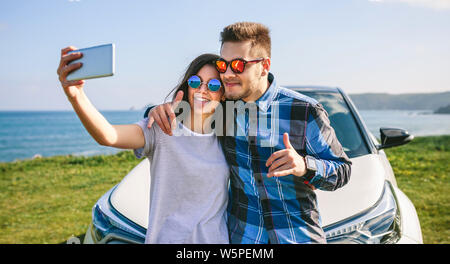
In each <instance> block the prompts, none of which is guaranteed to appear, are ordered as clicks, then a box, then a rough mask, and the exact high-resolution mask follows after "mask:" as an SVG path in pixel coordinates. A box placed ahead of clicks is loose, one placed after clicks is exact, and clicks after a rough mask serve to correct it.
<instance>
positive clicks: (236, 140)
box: [220, 74, 351, 244]
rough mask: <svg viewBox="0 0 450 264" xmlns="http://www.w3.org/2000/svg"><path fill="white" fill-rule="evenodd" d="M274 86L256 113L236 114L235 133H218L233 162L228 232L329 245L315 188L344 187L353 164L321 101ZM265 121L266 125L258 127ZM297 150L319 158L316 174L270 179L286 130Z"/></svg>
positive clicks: (241, 239) (249, 238)
mask: <svg viewBox="0 0 450 264" xmlns="http://www.w3.org/2000/svg"><path fill="white" fill-rule="evenodd" d="M269 82H270V83H271V84H270V87H269V88H268V89H267V91H266V92H265V93H264V94H263V95H262V96H261V98H259V99H258V100H257V101H256V102H255V103H256V106H257V112H258V115H257V117H256V118H252V117H249V114H248V112H244V113H238V114H236V116H235V118H234V120H233V121H232V122H234V124H233V126H232V127H233V129H234V133H235V134H233V136H225V137H220V138H221V143H222V148H223V151H224V153H225V157H226V159H227V161H228V164H229V166H230V170H231V173H230V196H229V199H230V200H229V203H228V231H229V235H230V242H231V243H245V244H249V243H251V244H260V243H273V244H275V243H326V239H325V234H324V232H323V230H322V227H321V220H320V215H319V211H318V207H317V199H316V194H315V193H314V191H313V190H312V188H311V187H309V186H308V185H307V183H309V184H312V185H313V186H315V187H316V188H317V189H320V190H327V191H333V190H335V189H337V188H340V187H342V186H343V185H345V184H346V183H347V182H348V180H349V178H350V172H351V167H350V165H351V162H350V160H349V159H348V157H347V155H346V154H345V152H344V151H343V149H342V146H341V144H340V143H339V141H338V139H337V138H336V135H335V132H334V130H333V128H332V127H331V126H330V121H329V119H328V114H327V112H326V111H325V110H324V108H323V107H322V105H321V104H319V103H318V102H317V101H315V100H314V99H312V98H310V97H307V96H304V95H302V94H300V93H298V92H294V91H292V90H288V89H285V88H281V87H278V86H277V85H276V82H275V79H274V77H273V75H272V74H269ZM261 122H262V123H263V124H264V125H262V126H261V125H260V124H261ZM254 125H256V128H257V129H256V135H255V131H254V132H252V133H250V129H249V127H252V126H253V127H255V126H254ZM285 132H287V133H289V139H290V142H291V144H292V146H293V147H294V148H295V149H296V151H297V152H298V153H299V154H300V155H302V156H305V155H311V156H313V157H315V159H316V160H315V161H316V167H317V172H316V173H308V174H306V175H305V176H303V177H297V176H294V175H288V176H283V177H272V178H267V176H266V175H267V172H268V167H266V165H265V163H266V161H267V159H268V158H269V157H270V156H271V155H272V153H274V152H276V151H278V150H281V149H284V148H285V147H284V144H283V133H285Z"/></svg>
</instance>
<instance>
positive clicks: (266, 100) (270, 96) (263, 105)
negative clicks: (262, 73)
mask: <svg viewBox="0 0 450 264" xmlns="http://www.w3.org/2000/svg"><path fill="white" fill-rule="evenodd" d="M268 79H269V83H270V86H269V88H267V90H266V92H265V93H264V94H263V95H262V96H261V97H260V98H258V100H256V101H255V103H256V105H257V106H258V108H259V109H260V110H261V111H262V112H267V110H268V109H269V107H270V105H271V104H272V102H273V100H274V99H275V97H276V95H277V91H278V87H277V82H276V81H275V77H274V76H273V74H272V73H269V76H268Z"/></svg>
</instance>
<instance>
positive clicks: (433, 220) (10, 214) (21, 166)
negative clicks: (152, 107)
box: [0, 136, 450, 244]
mask: <svg viewBox="0 0 450 264" xmlns="http://www.w3.org/2000/svg"><path fill="white" fill-rule="evenodd" d="M386 154H387V156H388V158H389V160H390V162H391V164H392V167H393V169H394V172H395V175H396V177H397V183H398V185H399V187H400V189H402V191H403V192H405V194H406V195H407V196H408V197H409V198H410V199H411V200H412V202H413V203H414V205H415V206H416V209H417V212H418V214H419V218H420V222H421V227H422V232H423V238H424V243H449V242H450V233H449V231H450V221H449V220H450V208H449V206H450V199H449V197H450V195H449V183H450V182H449V176H450V170H449V166H448V163H449V161H450V136H439V137H421V138H416V139H414V141H413V142H411V143H410V144H408V145H405V146H401V147H397V148H392V149H387V150H386ZM138 163H139V160H137V159H136V158H135V157H134V156H133V154H132V153H131V152H130V151H125V152H120V153H118V154H116V155H110V156H95V157H71V156H58V157H51V158H41V159H35V160H26V161H19V162H10V163H0V226H1V232H0V243H8V244H11V243H27V244H28V243H64V242H65V241H66V240H67V239H69V238H70V237H71V236H81V235H83V234H84V233H85V232H86V229H87V228H88V225H89V223H90V221H91V209H92V206H93V205H94V204H95V202H96V201H97V199H98V198H99V197H100V196H101V195H102V194H103V193H105V192H106V191H107V190H109V189H110V188H111V187H113V186H114V185H115V184H117V183H118V182H120V180H121V179H122V178H123V177H124V176H125V175H126V174H127V173H128V172H129V171H130V170H131V169H132V168H133V167H134V166H135V165H136V164H138Z"/></svg>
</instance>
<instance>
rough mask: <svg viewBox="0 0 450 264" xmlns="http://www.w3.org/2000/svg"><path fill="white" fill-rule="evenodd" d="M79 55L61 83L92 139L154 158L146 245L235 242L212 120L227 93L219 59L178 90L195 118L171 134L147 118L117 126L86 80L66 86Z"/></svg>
mask: <svg viewBox="0 0 450 264" xmlns="http://www.w3.org/2000/svg"><path fill="white" fill-rule="evenodd" d="M71 50H75V48H74V47H68V48H65V49H63V50H62V53H61V62H60V66H59V68H58V75H59V80H60V81H61V84H62V86H63V88H64V92H65V93H66V95H67V98H68V100H69V102H70V103H71V104H72V106H73V109H74V110H75V112H76V113H77V115H78V117H79V118H80V120H81V122H82V123H83V125H84V127H85V128H86V130H87V131H88V132H89V133H90V134H91V136H92V137H93V138H94V139H95V140H96V141H97V142H98V143H99V144H101V145H104V146H111V147H116V148H121V149H134V153H135V155H136V156H137V157H138V158H140V157H143V156H146V157H148V159H149V160H150V164H151V166H150V175H151V177H152V180H151V183H152V184H151V186H150V208H149V209H150V213H149V221H148V228H147V234H146V239H145V242H146V243H188V244H191V243H228V232H227V228H226V212H225V209H226V205H227V202H228V193H227V185H228V176H229V170H228V166H227V163H226V161H225V158H224V155H223V153H222V150H221V147H220V144H219V142H218V140H217V137H216V136H215V135H214V133H213V131H208V129H207V128H208V127H209V128H210V127H211V125H210V124H207V122H211V121H210V120H211V119H210V118H209V119H208V117H210V116H211V115H212V114H213V113H214V110H215V107H216V106H217V105H219V103H220V100H223V93H224V89H223V86H222V85H221V82H220V79H219V74H218V72H217V71H216V69H215V68H214V66H213V64H212V62H213V61H214V60H215V59H217V58H218V56H216V55H213V54H204V55H201V56H199V57H197V58H196V59H195V60H194V61H192V63H191V64H190V65H189V67H188V69H187V71H186V73H185V75H184V78H183V80H182V81H181V83H180V84H179V85H178V86H177V88H176V89H175V93H174V94H176V97H175V96H174V97H175V101H176V102H180V100H181V99H184V101H186V102H187V103H188V105H189V109H188V111H187V112H189V113H184V114H185V115H186V114H189V117H190V118H187V119H186V122H185V123H184V124H181V123H178V124H176V126H175V127H173V131H174V132H177V134H179V136H169V135H166V134H165V133H163V132H162V130H161V128H160V127H159V126H152V127H151V128H148V127H147V123H148V119H147V118H146V119H143V120H141V121H140V122H138V123H136V124H128V125H111V124H110V123H109V122H108V121H107V120H106V119H105V118H104V117H103V116H102V114H101V113H99V112H98V111H97V110H96V109H95V107H94V106H93V105H92V104H91V103H90V102H89V100H88V98H87V96H86V94H85V93H84V92H83V86H84V81H67V80H66V76H67V74H68V73H69V72H71V71H73V70H75V69H78V68H79V67H81V64H79V63H74V64H70V65H68V63H69V62H70V61H72V60H74V59H78V58H80V57H81V56H82V55H81V54H79V53H72V54H67V52H69V51H71Z"/></svg>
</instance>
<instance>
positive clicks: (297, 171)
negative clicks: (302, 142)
mask: <svg viewBox="0 0 450 264" xmlns="http://www.w3.org/2000/svg"><path fill="white" fill-rule="evenodd" d="M283 143H284V146H285V149H283V150H279V151H277V152H274V153H273V154H272V155H271V156H270V157H269V159H268V160H267V162H266V167H269V166H270V168H269V172H268V173H267V177H280V176H287V175H289V174H293V175H295V176H299V177H301V176H303V175H305V174H306V165H305V158H304V157H302V156H300V155H299V154H298V153H297V151H296V150H295V149H294V147H292V145H291V142H290V141H289V135H288V133H284V134H283Z"/></svg>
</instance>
